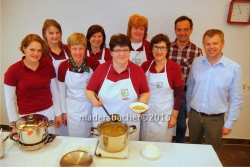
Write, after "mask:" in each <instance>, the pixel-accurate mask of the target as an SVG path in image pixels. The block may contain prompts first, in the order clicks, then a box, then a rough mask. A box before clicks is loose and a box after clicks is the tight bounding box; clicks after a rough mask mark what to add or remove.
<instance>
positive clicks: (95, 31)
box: [86, 25, 112, 64]
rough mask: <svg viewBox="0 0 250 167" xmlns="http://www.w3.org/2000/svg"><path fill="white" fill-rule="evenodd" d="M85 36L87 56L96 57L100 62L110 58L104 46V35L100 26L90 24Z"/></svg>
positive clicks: (108, 51)
mask: <svg viewBox="0 0 250 167" xmlns="http://www.w3.org/2000/svg"><path fill="white" fill-rule="evenodd" d="M86 37H87V56H89V57H93V58H96V59H97V60H98V61H99V62H100V64H102V63H104V62H106V61H108V60H110V59H112V57H111V55H110V50H109V49H108V48H106V44H105V41H106V35H105V32H104V29H103V28H102V26H100V25H92V26H90V27H89V29H88V32H87V36H86Z"/></svg>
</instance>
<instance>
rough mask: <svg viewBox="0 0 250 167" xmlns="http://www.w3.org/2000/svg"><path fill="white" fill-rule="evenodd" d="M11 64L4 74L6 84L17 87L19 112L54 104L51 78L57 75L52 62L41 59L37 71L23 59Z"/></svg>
mask: <svg viewBox="0 0 250 167" xmlns="http://www.w3.org/2000/svg"><path fill="white" fill-rule="evenodd" d="M24 58H25V57H23V58H22V60H20V61H18V62H16V63H15V64H13V65H11V66H10V67H9V68H8V70H7V71H6V73H5V74H4V84H6V85H9V86H15V87H16V96H17V106H18V112H19V114H21V115H22V114H29V113H35V112H39V111H43V110H45V109H48V108H49V107H51V106H52V105H53V102H52V94H51V90H50V82H51V79H53V78H55V77H56V73H55V69H54V67H53V65H52V63H49V62H47V61H45V60H40V64H39V66H38V68H37V69H36V71H33V70H31V69H29V68H28V67H27V66H25V64H24V62H23V59H24Z"/></svg>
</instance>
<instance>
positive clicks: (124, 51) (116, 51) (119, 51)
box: [113, 49, 130, 53]
mask: <svg viewBox="0 0 250 167" xmlns="http://www.w3.org/2000/svg"><path fill="white" fill-rule="evenodd" d="M129 51H130V50H128V49H124V50H120V49H117V50H113V52H115V53H121V52H123V53H128V52H129Z"/></svg>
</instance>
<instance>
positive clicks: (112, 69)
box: [110, 60, 131, 74]
mask: <svg viewBox="0 0 250 167" xmlns="http://www.w3.org/2000/svg"><path fill="white" fill-rule="evenodd" d="M111 64H112V65H111V67H110V71H112V72H115V73H117V72H116V70H115V69H114V67H113V63H112V62H111ZM130 64H131V61H130V60H129V61H128V65H127V67H126V69H125V70H124V71H123V72H125V71H128V70H129V67H130ZM123 72H121V73H123ZM117 74H118V73H117Z"/></svg>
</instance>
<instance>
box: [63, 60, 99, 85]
mask: <svg viewBox="0 0 250 167" xmlns="http://www.w3.org/2000/svg"><path fill="white" fill-rule="evenodd" d="M99 64H100V63H99V61H98V60H96V59H95V58H92V57H86V66H88V67H89V68H90V69H92V70H93V71H95V69H96V68H97V67H98V66H99ZM72 68H73V66H72V65H71V64H70V63H69V60H65V61H63V62H62V63H61V64H60V65H59V68H58V81H60V82H64V81H65V76H66V72H67V70H72ZM76 73H84V72H83V71H82V70H81V71H76Z"/></svg>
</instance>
